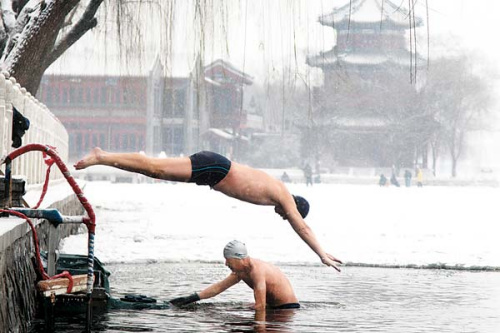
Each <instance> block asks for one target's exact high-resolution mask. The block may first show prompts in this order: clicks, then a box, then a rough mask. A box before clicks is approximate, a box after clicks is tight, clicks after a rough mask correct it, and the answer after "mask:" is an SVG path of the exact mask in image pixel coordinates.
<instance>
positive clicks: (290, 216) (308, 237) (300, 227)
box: [281, 198, 342, 272]
mask: <svg viewBox="0 0 500 333" xmlns="http://www.w3.org/2000/svg"><path fill="white" fill-rule="evenodd" d="M281 206H282V209H283V210H284V212H285V214H286V219H287V220H288V222H290V225H291V226H292V228H293V230H295V232H296V233H297V234H298V235H299V236H300V238H302V240H303V241H304V242H305V243H306V244H307V245H309V247H310V248H311V249H312V250H313V251H314V252H315V253H316V254H317V255H318V257H320V259H321V262H323V264H325V265H327V266H331V267H333V268H335V269H336V270H337V271H339V272H340V268H339V267H338V265H339V264H342V261H340V260H339V259H337V258H335V257H334V256H332V255H331V254H328V253H326V252H325V251H324V250H323V248H322V247H321V245H320V244H319V242H318V240H317V239H316V236H315V235H314V233H313V231H312V230H311V228H310V227H309V226H308V225H307V223H306V222H305V221H304V219H303V218H302V216H300V213H299V212H298V211H297V206H296V205H295V202H294V201H293V198H290V199H288V198H287V199H285V200H284V202H282V204H281Z"/></svg>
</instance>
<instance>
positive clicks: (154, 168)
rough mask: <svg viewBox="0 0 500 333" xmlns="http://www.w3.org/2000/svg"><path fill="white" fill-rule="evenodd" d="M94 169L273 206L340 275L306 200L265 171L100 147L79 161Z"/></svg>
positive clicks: (209, 156) (219, 160) (202, 155)
mask: <svg viewBox="0 0 500 333" xmlns="http://www.w3.org/2000/svg"><path fill="white" fill-rule="evenodd" d="M93 165H107V166H112V167H115V168H119V169H122V170H126V171H132V172H137V173H141V174H144V175H146V176H149V177H152V178H158V179H164V180H170V181H179V182H189V183H196V184H197V185H208V186H210V187H211V188H212V189H214V190H216V191H220V192H222V193H224V194H226V195H228V196H230V197H233V198H236V199H239V200H242V201H246V202H250V203H253V204H256V205H268V206H274V211H275V212H276V213H277V214H279V215H280V216H281V217H282V218H283V219H285V220H288V222H289V223H290V225H291V227H292V228H293V230H295V232H296V233H297V234H298V235H299V236H300V238H302V240H303V241H304V242H305V243H306V244H307V245H309V247H310V248H311V249H312V250H313V251H314V252H315V253H316V254H317V255H318V257H319V258H320V259H321V262H322V263H323V264H325V265H327V266H331V267H333V268H335V269H336V270H337V271H339V272H340V268H339V267H338V265H339V264H341V263H342V262H341V261H340V260H339V259H337V258H335V257H334V256H332V255H331V254H328V253H326V252H325V251H324V250H323V248H322V247H321V245H320V244H319V242H318V240H317V239H316V236H315V235H314V233H313V232H312V230H311V228H310V227H309V226H308V225H307V224H306V222H305V221H304V218H305V217H306V216H307V213H308V212H309V203H308V202H307V200H306V199H304V198H302V197H300V196H292V195H291V194H290V192H288V190H287V188H286V186H285V185H284V184H283V183H282V182H281V181H280V180H278V179H275V178H273V177H271V176H270V175H268V174H266V173H265V172H263V171H260V170H257V169H253V168H250V167H248V166H246V165H243V164H239V163H236V162H232V161H230V160H228V159H227V158H225V157H224V156H222V155H219V154H216V153H214V152H210V151H202V152H198V153H196V154H193V155H191V156H189V157H175V158H153V157H148V156H145V155H143V154H139V153H109V152H106V151H104V150H102V149H100V148H97V147H96V148H94V149H93V150H92V151H91V152H90V153H89V154H88V155H86V156H85V157H84V158H83V159H81V160H80V161H78V162H77V163H76V164H75V168H76V169H77V170H80V169H85V168H87V167H89V166H93Z"/></svg>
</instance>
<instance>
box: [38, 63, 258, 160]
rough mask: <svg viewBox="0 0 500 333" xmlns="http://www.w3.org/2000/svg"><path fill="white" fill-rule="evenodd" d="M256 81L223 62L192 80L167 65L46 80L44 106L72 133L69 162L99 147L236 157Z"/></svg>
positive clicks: (193, 75) (42, 89) (197, 71)
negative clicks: (141, 72)
mask: <svg viewBox="0 0 500 333" xmlns="http://www.w3.org/2000/svg"><path fill="white" fill-rule="evenodd" d="M249 84H252V80H251V77H250V76H248V75H246V74H244V73H243V72H240V71H239V70H237V69H236V68H234V67H233V66H232V65H231V64H229V63H227V62H224V61H222V60H219V61H216V62H214V63H212V64H210V65H208V66H206V67H203V66H202V65H201V63H200V62H199V61H198V62H197V64H196V65H195V69H194V70H193V72H192V73H190V75H189V76H187V77H175V78H173V77H165V76H164V70H163V66H162V65H161V63H160V61H159V59H156V61H155V62H154V64H153V66H152V68H151V71H150V73H149V75H148V76H144V77H132V76H85V75H79V76H73V75H57V76H56V75H46V76H44V78H43V80H42V83H41V86H40V89H39V92H38V96H37V97H38V98H39V100H40V101H41V102H43V103H44V104H46V105H47V106H48V107H49V109H50V110H51V111H52V112H53V113H54V114H55V115H56V116H57V117H58V118H59V119H60V120H61V122H62V123H63V124H64V125H65V127H66V128H67V130H68V133H69V150H70V154H69V158H70V160H76V159H79V158H81V157H82V156H83V155H84V154H86V153H87V152H88V151H89V150H90V149H91V148H92V147H95V146H99V147H101V148H103V149H105V150H109V151H113V152H138V151H144V152H146V153H148V154H149V155H158V154H160V153H164V154H166V155H168V156H182V155H188V154H192V153H193V152H195V151H197V150H200V149H210V150H214V151H217V152H220V153H222V154H226V155H229V156H230V155H231V154H232V153H233V151H234V149H235V147H237V146H238V142H239V141H240V138H241V137H243V134H244V133H246V132H248V131H249V130H252V129H253V130H256V131H259V130H260V129H259V124H258V121H257V122H255V121H253V123H254V125H252V126H251V128H248V127H247V124H248V121H247V120H246V118H247V117H246V116H247V113H246V111H245V110H244V109H243V107H242V100H243V97H244V93H243V91H244V86H245V85H249Z"/></svg>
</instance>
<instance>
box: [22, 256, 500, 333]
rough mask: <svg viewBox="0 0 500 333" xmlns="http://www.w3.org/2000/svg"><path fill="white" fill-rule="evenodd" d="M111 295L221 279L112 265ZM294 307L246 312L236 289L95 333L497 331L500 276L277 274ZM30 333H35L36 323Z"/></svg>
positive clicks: (207, 268)
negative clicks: (290, 290)
mask: <svg viewBox="0 0 500 333" xmlns="http://www.w3.org/2000/svg"><path fill="white" fill-rule="evenodd" d="M107 268H108V269H109V270H110V271H111V272H112V275H111V285H112V295H113V297H115V298H119V297H121V296H123V295H124V294H126V293H139V294H145V295H148V296H151V297H154V298H156V299H158V300H159V301H165V300H168V299H170V298H173V297H177V296H180V295H185V294H188V293H191V292H193V291H196V290H201V289H203V288H205V287H206V286H207V285H209V284H210V283H212V282H215V281H218V280H220V279H222V278H224V277H225V276H226V275H227V274H228V273H229V271H228V269H227V268H226V267H224V265H223V264H222V263H213V264H209V263H161V262H160V263H150V264H147V263H142V264H135V265H134V264H113V265H108V266H107ZM280 268H281V269H282V271H283V272H284V273H285V274H286V275H287V276H288V277H289V279H290V281H291V282H292V285H293V286H294V288H295V291H296V294H297V296H298V298H299V299H300V301H301V305H302V308H301V309H296V310H269V311H266V313H265V319H264V320H262V317H260V316H259V314H257V313H256V312H255V311H253V310H251V309H250V305H251V304H252V303H253V293H252V291H251V289H250V288H248V287H247V286H246V285H244V284H243V283H240V284H238V285H236V286H235V287H233V288H231V289H229V290H227V291H226V292H225V293H223V294H221V295H219V296H217V297H215V298H213V299H210V300H206V301H202V302H200V303H199V304H195V305H191V306H188V307H185V308H170V309H163V310H151V309H148V310H110V311H108V312H106V313H103V314H97V315H95V316H94V324H93V330H94V331H96V332H403V333H405V332H408V333H415V332H433V333H435V332H440V333H441V332H450V333H451V332H453V333H455V332H477V333H494V332H499V331H500V315H499V313H498V305H499V304H500V274H499V273H498V272H467V271H442V270H416V269H382V268H360V267H345V268H344V270H343V272H342V273H340V274H337V273H335V272H334V271H333V270H332V269H328V268H326V267H320V266H296V265H294V266H281V267H280ZM83 329H84V316H83V317H80V318H78V317H73V318H58V319H57V322H56V331H57V332H81V331H82V330H83ZM32 332H43V323H41V322H37V323H35V324H34V325H33V330H32Z"/></svg>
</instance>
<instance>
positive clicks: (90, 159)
mask: <svg viewBox="0 0 500 333" xmlns="http://www.w3.org/2000/svg"><path fill="white" fill-rule="evenodd" d="M102 154H103V150H102V149H101V148H99V147H95V148H94V149H92V150H91V151H90V153H88V154H87V155H85V157H84V158H82V159H81V160H79V161H78V162H76V163H75V165H74V167H75V169H76V170H81V169H85V168H87V167H89V166H92V165H96V164H99V160H100V158H101V156H102Z"/></svg>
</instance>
